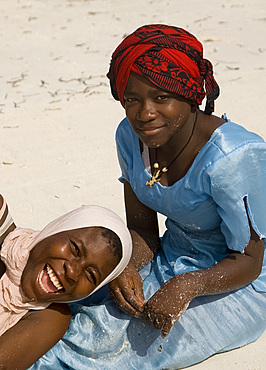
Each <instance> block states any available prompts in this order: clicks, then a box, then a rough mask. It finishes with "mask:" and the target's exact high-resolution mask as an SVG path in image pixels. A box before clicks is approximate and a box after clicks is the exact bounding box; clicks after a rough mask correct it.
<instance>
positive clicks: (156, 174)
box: [146, 111, 198, 188]
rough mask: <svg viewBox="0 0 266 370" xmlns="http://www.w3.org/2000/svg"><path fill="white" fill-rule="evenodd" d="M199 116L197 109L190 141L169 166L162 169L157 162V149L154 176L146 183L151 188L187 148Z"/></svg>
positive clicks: (190, 137)
mask: <svg viewBox="0 0 266 370" xmlns="http://www.w3.org/2000/svg"><path fill="white" fill-rule="evenodd" d="M197 118H198V116H197V111H196V113H195V119H194V123H193V127H192V130H191V134H190V136H189V138H188V141H187V142H186V144H185V145H184V146H183V148H182V149H181V150H180V151H179V152H178V153H177V155H176V156H175V157H174V159H172V161H171V162H170V163H169V164H168V166H167V167H166V166H165V167H163V168H162V169H160V165H159V163H158V162H157V148H156V149H155V154H156V161H155V163H154V164H153V168H154V170H155V171H154V174H153V175H152V177H151V178H150V180H149V181H146V185H149V188H151V187H152V186H153V185H154V184H155V183H156V182H158V181H160V180H161V177H162V175H163V174H164V173H165V172H167V171H168V170H169V167H170V166H171V164H172V163H174V161H175V160H176V159H177V158H178V157H179V156H180V154H181V153H183V151H184V150H185V148H186V147H187V146H188V144H189V142H190V140H191V139H192V136H193V134H194V129H195V126H196V122H197Z"/></svg>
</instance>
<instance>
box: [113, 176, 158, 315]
mask: <svg viewBox="0 0 266 370" xmlns="http://www.w3.org/2000/svg"><path fill="white" fill-rule="evenodd" d="M124 197H125V208H126V217H127V226H128V228H129V230H130V232H131V236H132V241H133V253H132V257H131V260H130V262H129V264H128V266H127V267H126V269H125V270H124V272H123V273H122V274H121V275H119V277H118V278H116V279H115V280H114V281H112V282H111V283H110V284H109V291H110V294H111V296H112V297H113V299H114V300H115V302H116V303H117V305H118V306H119V307H120V308H121V309H122V310H123V311H124V312H126V313H128V314H129V315H133V316H135V317H139V316H140V314H141V312H142V310H143V307H144V304H145V300H144V296H143V289H142V279H141V277H140V275H139V274H138V270H140V269H141V268H142V267H144V266H145V265H147V264H148V263H149V262H150V261H151V260H152V259H153V257H154V255H155V253H156V252H157V251H158V250H159V248H160V239H159V229H158V220H157V213H156V212H154V211H153V210H151V209H150V208H148V207H146V206H145V205H144V204H142V203H141V202H140V201H139V200H138V198H137V197H136V195H135V193H134V192H133V190H132V188H131V186H130V184H129V183H128V182H127V181H125V180H124Z"/></svg>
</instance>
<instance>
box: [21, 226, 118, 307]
mask: <svg viewBox="0 0 266 370" xmlns="http://www.w3.org/2000/svg"><path fill="white" fill-rule="evenodd" d="M118 262H119V258H118V257H117V256H115V255H114V251H113V249H112V248H111V247H110V244H109V243H108V240H107V239H106V238H105V237H104V236H103V235H102V231H101V228H98V227H87V228H81V229H75V230H70V231H64V232H61V233H58V234H55V235H52V236H50V237H48V238H46V239H44V240H42V241H41V242H39V243H38V244H37V245H36V246H35V247H34V248H33V249H32V251H31V252H30V256H29V259H28V262H27V265H26V267H25V269H24V271H23V274H22V277H21V288H22V291H23V293H24V295H25V296H26V297H27V298H28V299H29V300H31V301H35V302H71V301H76V300H80V299H82V298H85V297H87V296H88V295H89V294H90V293H91V292H92V291H93V290H94V289H95V288H96V287H97V286H98V285H99V284H100V283H101V282H102V281H103V280H104V279H105V278H106V277H107V276H108V275H109V274H110V273H111V272H112V271H113V270H114V268H115V267H116V266H117V264H118Z"/></svg>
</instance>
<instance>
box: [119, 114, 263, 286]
mask: <svg viewBox="0 0 266 370" xmlns="http://www.w3.org/2000/svg"><path fill="white" fill-rule="evenodd" d="M116 142H117V151H118V158H119V163H120V166H121V170H122V177H123V178H124V179H126V180H127V181H128V182H129V183H130V184H131V187H132V189H133V191H134V192H135V193H136V195H137V197H138V199H139V200H140V201H141V202H142V203H143V204H145V205H147V206H148V207H150V208H151V209H153V210H155V211H156V212H159V213H161V214H163V215H165V216H166V217H167V220H166V228H167V229H166V231H165V233H164V235H163V237H162V240H161V241H162V243H161V244H162V249H163V252H164V256H163V261H162V256H161V257H160V259H161V261H160V263H161V264H162V265H164V268H163V271H161V274H162V279H163V280H167V279H169V276H168V278H167V276H166V275H167V274H168V275H169V274H170V275H176V274H179V273H181V272H186V271H192V270H195V269H204V268H207V267H210V266H212V265H214V264H215V263H217V262H219V261H220V260H222V259H223V258H225V257H226V256H227V255H228V253H229V250H235V251H239V252H243V251H244V248H245V246H246V245H247V244H248V242H249V240H250V228H249V223H248V217H247V214H246V209H245V204H244V198H246V200H247V207H248V215H249V219H250V220H251V223H252V227H253V229H254V230H255V231H256V233H257V234H258V235H259V237H260V238H265V236H266V216H265V213H266V144H265V142H264V140H263V139H262V138H261V137H260V136H258V135H256V134H254V133H251V132H249V131H247V130H246V129H244V128H243V127H241V126H239V125H237V124H235V123H233V122H231V121H230V120H228V121H227V122H226V123H224V124H223V125H222V126H220V127H219V128H217V129H216V130H215V131H214V132H213V134H212V136H211V137H210V139H209V140H208V142H207V143H206V144H205V145H204V147H203V148H202V149H201V150H200V152H199V154H198V155H197V157H196V158H195V160H194V162H193V164H192V165H191V167H190V169H189V170H188V172H187V173H186V175H185V176H184V177H183V178H181V179H180V180H179V181H177V182H176V183H174V184H173V185H172V186H168V187H166V186H163V185H161V184H160V183H159V182H157V183H155V184H154V185H153V186H152V187H151V188H149V187H148V186H147V185H146V181H147V180H149V179H150V177H151V176H150V174H149V173H148V172H147V170H146V169H145V166H144V164H143V160H142V157H141V152H140V147H139V138H138V136H137V135H136V134H135V133H134V131H133V130H132V128H131V126H130V124H129V122H128V120H127V119H126V118H125V119H124V120H123V121H122V122H121V123H120V125H119V127H118V129H117V133H116ZM157 262H158V261H157ZM166 266H168V267H167V268H165V267H166ZM170 270H171V271H170ZM252 286H253V287H254V288H255V289H256V290H257V291H264V292H266V255H265V256H264V261H263V269H262V272H261V274H260V276H259V277H258V278H257V279H256V280H255V281H254V282H253V283H252Z"/></svg>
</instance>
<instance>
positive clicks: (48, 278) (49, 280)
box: [38, 263, 65, 294]
mask: <svg viewBox="0 0 266 370" xmlns="http://www.w3.org/2000/svg"><path fill="white" fill-rule="evenodd" d="M38 285H39V287H40V289H41V291H42V292H43V293H45V294H54V293H58V292H63V291H64V290H65V289H64V287H63V285H62V283H61V282H60V280H59V279H58V277H57V276H56V273H55V272H54V270H53V269H52V267H51V266H50V265H49V264H48V263H47V264H46V265H45V266H44V269H43V270H42V271H41V272H40V274H39V276H38Z"/></svg>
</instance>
